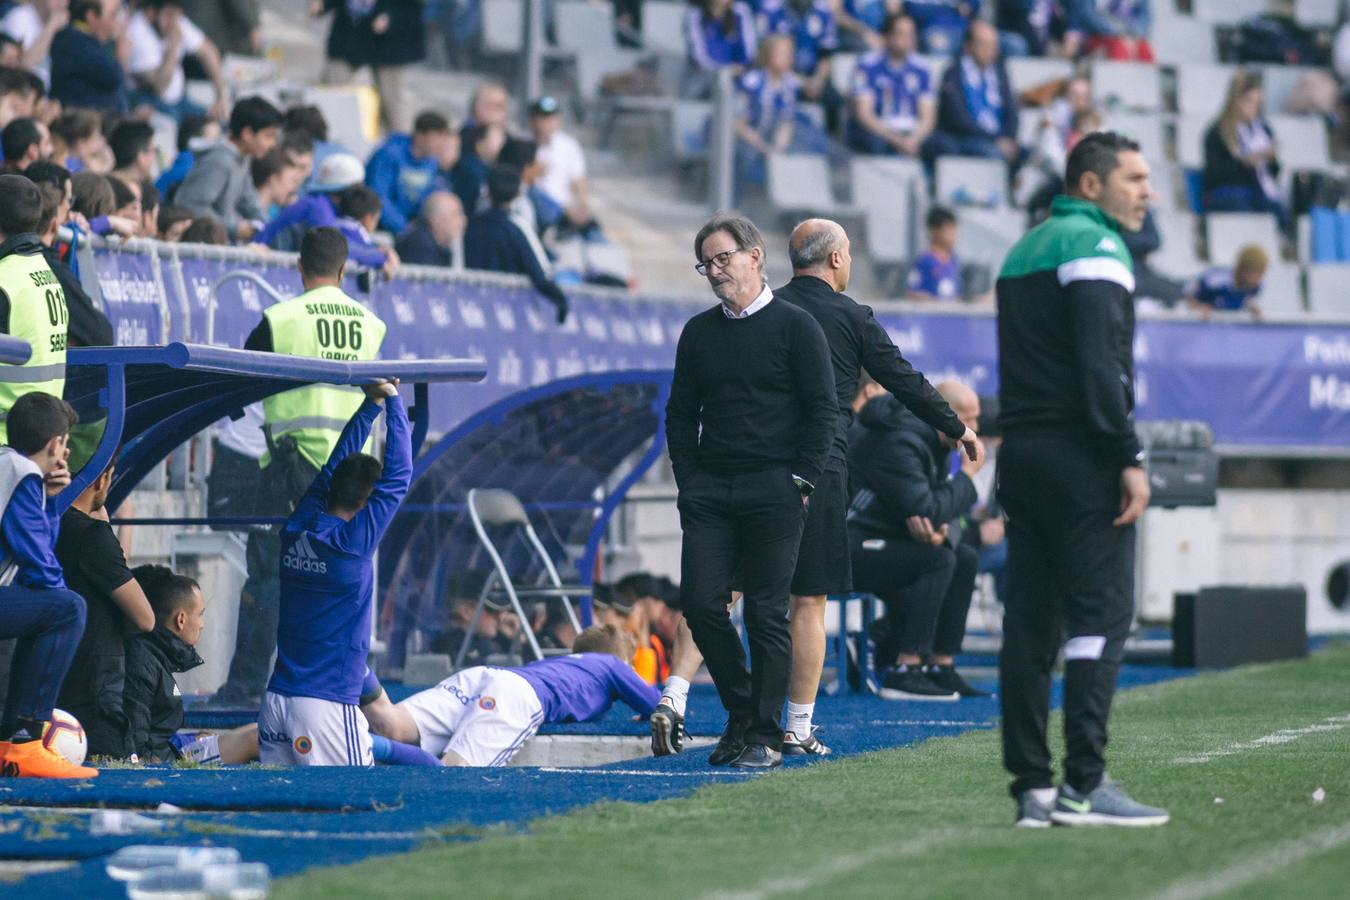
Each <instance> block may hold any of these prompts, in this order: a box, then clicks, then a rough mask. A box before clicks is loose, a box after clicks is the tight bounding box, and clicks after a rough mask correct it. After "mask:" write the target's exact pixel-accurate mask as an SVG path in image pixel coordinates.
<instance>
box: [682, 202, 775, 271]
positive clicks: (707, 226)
mask: <svg viewBox="0 0 1350 900" xmlns="http://www.w3.org/2000/svg"><path fill="white" fill-rule="evenodd" d="M719 231H725V232H726V233H727V234H729V235H731V239H732V240H733V241H735V242H736V248H737V249H739V250H749V249H751V248H752V247H758V248H759V260H760V264H761V265H763V263H764V259H765V257H766V256H767V255H768V254H767V252H766V251H765V249H764V235H762V234H760V233H759V229H758V228H756V227H755V223H754V222H751V221H750V220H749V219H747V218H746V217H745V216H738V215H735V214H734V213H717V214H716V215H715V216H713V217H712V218H711V219H709V220H708V221H707V222H704V223H703V227H702V228H700V229H699V230H698V234H697V235H696V236H695V237H694V259H696V260H698V261H699V262H703V242H704V241H706V240H707V239H708V237H709V235H712V234H715V233H717V232H719Z"/></svg>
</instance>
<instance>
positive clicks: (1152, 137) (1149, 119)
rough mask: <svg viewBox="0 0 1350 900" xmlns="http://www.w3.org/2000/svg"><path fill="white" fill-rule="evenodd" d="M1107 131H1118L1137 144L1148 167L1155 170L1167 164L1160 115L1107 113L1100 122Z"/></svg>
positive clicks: (1150, 113) (1152, 113) (1153, 113)
mask: <svg viewBox="0 0 1350 900" xmlns="http://www.w3.org/2000/svg"><path fill="white" fill-rule="evenodd" d="M1102 125H1103V127H1105V128H1106V129H1107V130H1108V131H1119V132H1120V133H1121V134H1123V135H1125V136H1126V137H1128V138H1132V139H1133V140H1134V141H1135V142H1136V143H1138V144H1139V150H1140V152H1142V153H1143V154H1144V158H1145V159H1146V160H1148V162H1149V165H1151V166H1153V167H1154V168H1157V167H1158V166H1162V165H1165V164H1166V163H1167V146H1166V142H1165V141H1164V140H1163V123H1162V115H1161V114H1160V113H1156V112H1144V113H1129V112H1113V113H1107V115H1106V117H1105V120H1104V121H1103V122H1102Z"/></svg>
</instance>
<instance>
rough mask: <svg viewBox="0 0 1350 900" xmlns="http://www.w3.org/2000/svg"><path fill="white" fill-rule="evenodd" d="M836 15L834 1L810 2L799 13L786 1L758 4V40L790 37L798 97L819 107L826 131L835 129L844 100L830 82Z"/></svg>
mask: <svg viewBox="0 0 1350 900" xmlns="http://www.w3.org/2000/svg"><path fill="white" fill-rule="evenodd" d="M839 15H840V14H839V2H838V0H810V4H809V5H808V6H806V7H805V8H804V9H800V11H798V10H797V9H795V8H793V7H790V6H789V5H788V3H787V2H786V0H762V2H761V3H760V4H759V16H758V18H759V20H760V26H759V34H760V37H761V38H763V37H766V36H768V35H774V34H782V35H787V36H789V37H791V38H792V40H793V42H794V45H795V51H794V54H793V57H792V70H793V71H794V72H796V73H797V75H798V77H799V78H800V79H801V97H802V99H803V100H810V101H813V102H818V103H820V104H821V106H822V107H823V108H824V110H825V127H826V130H827V131H830V132H834V131H836V130H837V128H838V125H839V120H840V113H841V111H842V108H843V106H844V98H843V97H842V96H841V95H840V93H839V91H838V90H836V89H835V87H834V82H833V81H832V80H831V79H830V57H831V56H832V55H833V54H834V52H835V51H836V50H838V49H839ZM760 49H761V52H762V51H763V47H762V46H761V48H760Z"/></svg>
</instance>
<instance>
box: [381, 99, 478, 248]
mask: <svg viewBox="0 0 1350 900" xmlns="http://www.w3.org/2000/svg"><path fill="white" fill-rule="evenodd" d="M458 162H459V132H458V131H456V130H454V129H452V128H451V127H450V122H449V120H448V119H446V118H445V116H443V115H441V114H440V113H438V112H431V111H426V112H422V113H419V114H418V116H417V119H416V120H415V121H414V122H413V130H412V134H411V135H408V134H392V135H390V136H389V139H388V140H386V141H385V142H384V144H383V145H382V146H381V147H380V148H379V149H378V150H376V151H375V153H374V154H373V155H372V156H371V157H370V160H369V161H368V162H367V163H366V184H368V185H370V187H371V189H372V190H374V191H375V193H376V194H377V195H378V196H379V198H380V202H381V203H382V204H383V206H384V211H383V213H381V218H380V226H381V227H382V228H384V230H386V231H391V232H393V233H394V234H398V233H400V232H401V231H403V229H405V228H407V227H408V220H410V219H411V218H413V217H414V216H416V215H417V211H418V209H420V208H421V206H422V201H423V200H425V199H426V197H427V195H428V194H430V193H431V192H432V191H435V190H439V189H441V188H444V187H447V186H448V185H449V183H450V172H451V170H452V169H454V167H455V164H456V163H458Z"/></svg>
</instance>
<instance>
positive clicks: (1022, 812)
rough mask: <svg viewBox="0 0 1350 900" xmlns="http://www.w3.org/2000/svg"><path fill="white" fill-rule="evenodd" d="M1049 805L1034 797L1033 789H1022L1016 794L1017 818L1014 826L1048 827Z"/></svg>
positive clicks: (1049, 823)
mask: <svg viewBox="0 0 1350 900" xmlns="http://www.w3.org/2000/svg"><path fill="white" fill-rule="evenodd" d="M1050 809H1051V807H1050V805H1049V804H1046V803H1042V802H1041V801H1039V800H1037V799H1036V793H1035V792H1034V791H1023V792H1022V793H1020V794H1018V795H1017V818H1016V819H1014V820H1013V827H1014V828H1049V827H1050V825H1051V822H1050Z"/></svg>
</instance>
